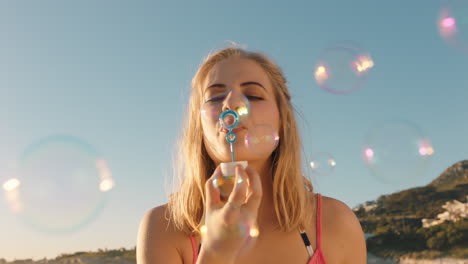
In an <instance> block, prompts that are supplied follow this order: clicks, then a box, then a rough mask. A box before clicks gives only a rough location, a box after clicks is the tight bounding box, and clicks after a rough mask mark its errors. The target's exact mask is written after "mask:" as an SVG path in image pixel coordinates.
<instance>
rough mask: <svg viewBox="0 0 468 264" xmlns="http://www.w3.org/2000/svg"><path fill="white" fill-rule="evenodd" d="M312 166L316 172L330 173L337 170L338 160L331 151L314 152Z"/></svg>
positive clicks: (320, 173)
mask: <svg viewBox="0 0 468 264" xmlns="http://www.w3.org/2000/svg"><path fill="white" fill-rule="evenodd" d="M310 167H311V168H312V172H313V173H314V174H317V175H330V174H332V173H333V171H334V170H335V167H336V160H335V158H334V157H333V156H332V155H331V154H330V153H326V152H318V153H314V154H313V155H312V156H311V161H310Z"/></svg>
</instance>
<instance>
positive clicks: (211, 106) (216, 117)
mask: <svg viewBox="0 0 468 264" xmlns="http://www.w3.org/2000/svg"><path fill="white" fill-rule="evenodd" d="M213 90H216V89H213ZM204 96H205V99H204V103H203V104H202V109H201V111H200V113H201V117H202V119H205V120H206V121H208V122H216V121H219V122H221V125H222V126H223V127H225V128H226V129H228V127H232V126H234V125H235V124H238V123H241V122H245V120H246V119H247V118H248V116H249V113H250V102H249V100H248V99H247V97H246V96H245V95H244V94H239V93H232V92H230V91H225V90H220V91H218V92H217V91H208V92H207V93H206V94H205V95H204ZM226 100H229V101H228V102H227V101H226ZM226 107H232V108H233V109H229V110H230V111H233V112H235V114H236V116H234V115H232V114H227V115H224V116H223V117H222V118H221V114H222V113H223V112H224V111H225V110H226V109H224V108H226ZM236 121H237V123H236Z"/></svg>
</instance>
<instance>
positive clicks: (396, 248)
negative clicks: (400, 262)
mask: <svg viewBox="0 0 468 264" xmlns="http://www.w3.org/2000/svg"><path fill="white" fill-rule="evenodd" d="M367 250H368V251H369V252H371V253H373V254H375V255H377V256H381V257H385V258H394V259H399V258H401V257H409V258H426V259H433V258H442V257H451V258H461V259H466V258H468V221H467V220H464V221H458V222H444V223H442V224H440V225H436V226H432V227H429V228H422V227H421V228H419V229H416V230H414V231H412V230H411V231H408V232H402V233H399V234H397V233H395V232H393V231H387V232H385V233H380V234H378V235H376V236H373V237H370V238H368V239H367Z"/></svg>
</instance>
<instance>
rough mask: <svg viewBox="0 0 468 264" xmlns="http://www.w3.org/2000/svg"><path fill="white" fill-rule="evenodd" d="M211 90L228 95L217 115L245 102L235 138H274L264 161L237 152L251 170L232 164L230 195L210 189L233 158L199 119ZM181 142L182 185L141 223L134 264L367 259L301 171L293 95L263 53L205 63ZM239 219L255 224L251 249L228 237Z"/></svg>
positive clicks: (213, 128) (356, 226)
mask: <svg viewBox="0 0 468 264" xmlns="http://www.w3.org/2000/svg"><path fill="white" fill-rule="evenodd" d="M215 91H217V92H220V91H221V92H223V93H224V94H225V95H226V96H225V97H222V98H219V97H217V99H216V100H219V101H220V103H221V106H222V110H223V111H224V110H230V109H236V107H238V106H239V105H236V104H238V102H241V101H240V100H238V99H239V98H241V97H242V96H245V97H246V98H248V100H249V103H250V115H249V116H248V118H247V120H245V122H244V123H243V127H242V129H238V130H237V136H238V137H242V136H244V135H245V133H247V132H248V131H249V129H251V128H252V127H253V126H255V125H257V124H267V125H268V126H270V127H272V128H274V129H275V130H276V131H277V132H278V135H279V143H278V145H277V146H276V148H275V149H274V150H273V151H272V152H270V153H266V154H264V155H263V156H261V157H259V156H254V155H251V154H250V152H249V151H246V149H245V147H243V146H240V145H239V147H237V149H236V150H235V151H236V160H246V161H248V167H246V168H245V169H244V168H243V167H242V166H237V167H236V170H235V173H236V179H238V181H236V183H235V186H234V188H233V190H232V192H231V193H230V195H229V197H228V199H221V197H220V192H219V190H218V189H216V188H214V187H213V180H215V179H218V178H219V176H220V173H221V172H220V169H219V165H220V163H222V162H230V161H231V152H230V148H229V144H227V143H226V139H225V137H226V133H225V132H226V131H224V130H223V129H222V127H221V126H220V123H219V121H218V119H217V117H214V118H211V119H210V118H208V119H206V118H201V114H200V110H201V109H202V106H203V104H204V103H205V102H207V101H209V100H213V98H212V95H213V94H214V93H215ZM179 146H180V153H179V154H180V160H179V164H178V165H179V166H180V165H183V168H182V170H181V173H180V174H181V184H180V187H179V188H178V190H177V191H176V192H174V193H173V194H172V195H171V196H170V197H169V202H168V203H167V204H164V205H161V206H158V207H155V208H153V209H151V210H149V212H148V213H147V214H146V215H145V216H144V217H143V220H142V222H141V224H140V229H139V233H138V242H137V261H138V263H139V264H162V263H168V264H180V263H184V264H192V263H198V264H210V263H223V264H229V263H242V264H247V263H255V264H258V263H269V264H272V263H273V264H274V263H290V264H306V263H310V264H312V263H314V264H319V263H328V264H335V263H343V264H344V263H353V264H364V263H366V245H365V240H364V234H363V232H362V229H361V226H360V223H359V221H358V220H357V218H356V216H355V215H354V213H353V212H352V210H350V209H349V207H347V206H346V205H345V204H344V203H343V202H340V201H338V200H335V199H333V198H329V197H325V196H321V195H320V194H318V193H314V192H313V187H312V184H311V182H310V181H309V180H308V179H307V178H305V177H304V176H303V174H302V172H301V160H302V159H301V154H300V153H301V146H300V138H299V131H298V128H297V124H296V121H295V116H294V111H293V106H292V104H291V96H290V94H289V91H288V88H287V85H286V79H285V77H284V76H283V73H282V71H281V69H280V68H279V67H278V66H277V65H276V64H275V63H274V62H273V61H272V60H271V59H269V58H268V57H267V56H265V55H263V54H262V53H258V52H250V51H246V50H244V49H240V48H237V47H230V48H225V49H222V50H220V51H218V52H216V53H213V54H210V55H209V56H208V57H207V58H206V59H205V61H204V62H203V63H202V65H201V66H200V68H199V69H198V71H197V73H196V74H195V76H194V78H193V80H192V91H191V95H190V100H189V105H188V113H187V116H186V121H185V128H184V134H183V137H182V138H181V141H180V145H179ZM241 180H242V181H241ZM243 219H253V220H254V222H255V223H256V225H255V226H256V227H258V233H257V234H258V237H256V239H255V243H253V244H252V243H250V244H252V246H250V247H245V244H246V241H251V240H248V239H251V237H249V236H250V234H248V233H247V234H245V233H243V232H233V230H235V229H236V227H237V226H238V224H239V222H240V221H243ZM203 225H204V226H205V227H206V230H203V232H202V230H201V227H202V226H203ZM202 233H203V236H202Z"/></svg>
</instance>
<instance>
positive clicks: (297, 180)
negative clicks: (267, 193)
mask: <svg viewBox="0 0 468 264" xmlns="http://www.w3.org/2000/svg"><path fill="white" fill-rule="evenodd" d="M229 58H245V59H250V60H252V61H255V62H257V63H258V64H259V65H260V66H261V67H262V68H263V69H264V71H265V72H266V74H267V75H268V77H269V78H270V81H271V83H272V85H273V90H274V93H275V98H276V104H277V106H278V110H279V115H280V129H279V130H280V131H279V137H280V141H279V145H278V147H277V148H276V150H275V151H274V152H273V153H272V154H271V161H272V166H273V168H272V174H273V199H274V207H275V212H276V217H277V219H278V222H279V225H280V228H281V230H283V231H290V230H292V229H295V228H298V227H299V226H303V225H306V224H307V223H310V221H311V219H312V213H313V212H312V210H311V208H312V207H311V200H310V195H309V193H310V192H312V191H313V187H312V183H311V182H310V181H309V180H308V179H307V178H306V177H304V176H303V174H302V171H301V161H302V159H301V142H300V137H299V131H298V127H297V124H296V119H295V116H294V107H293V105H292V104H291V96H290V94H289V91H288V88H287V85H286V79H285V77H284V75H283V73H282V70H281V69H280V68H279V66H277V65H276V64H275V63H274V62H273V60H271V59H269V58H268V57H267V56H266V55H264V54H262V53H260V52H251V51H246V50H244V49H241V48H238V47H229V48H224V49H222V50H219V51H217V52H215V53H212V54H209V55H208V56H207V57H206V58H205V60H204V61H203V63H202V64H201V66H200V67H199V68H198V71H197V72H196V74H195V76H194V77H193V79H192V89H191V94H190V98H189V104H188V109H187V113H186V116H185V121H184V127H183V130H182V131H183V133H182V135H181V138H180V139H179V141H178V152H177V154H178V156H177V160H176V162H175V164H174V169H175V171H174V173H175V174H176V175H177V176H178V180H179V182H178V185H179V186H178V190H177V191H175V192H174V193H172V194H171V195H170V196H169V202H168V213H169V217H170V219H171V220H172V222H173V223H174V225H175V227H176V228H177V229H178V230H181V231H184V232H185V233H187V234H190V233H198V234H199V233H200V227H201V224H202V223H200V222H201V220H202V216H203V212H204V210H205V207H204V204H205V199H206V197H205V188H204V186H205V182H206V180H207V179H208V178H209V177H210V176H211V174H212V173H213V172H214V170H215V164H214V162H213V160H212V159H211V158H210V156H209V155H208V152H207V150H206V148H205V147H204V144H203V134H202V131H203V129H202V126H201V118H200V109H201V106H202V105H201V104H202V89H203V87H202V85H203V82H204V81H205V79H206V77H207V75H208V73H209V71H210V70H211V69H212V68H213V66H214V65H216V64H217V63H219V62H221V61H223V60H226V59H229Z"/></svg>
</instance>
